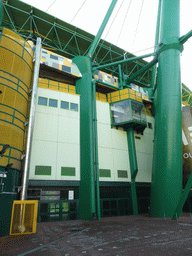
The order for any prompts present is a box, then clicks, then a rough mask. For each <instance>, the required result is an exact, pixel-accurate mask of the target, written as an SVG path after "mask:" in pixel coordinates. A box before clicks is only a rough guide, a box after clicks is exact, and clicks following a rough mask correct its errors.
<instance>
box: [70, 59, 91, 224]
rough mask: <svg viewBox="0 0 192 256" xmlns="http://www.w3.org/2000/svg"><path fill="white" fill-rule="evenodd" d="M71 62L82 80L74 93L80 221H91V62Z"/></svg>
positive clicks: (75, 60)
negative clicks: (76, 98)
mask: <svg viewBox="0 0 192 256" xmlns="http://www.w3.org/2000/svg"><path fill="white" fill-rule="evenodd" d="M73 62H74V63H76V64H77V66H78V68H79V70H80V72H81V74H82V78H81V79H78V80H76V92H77V93H78V94H80V159H81V160H80V162H81V181H80V188H79V189H80V191H79V211H80V218H81V219H84V220H91V219H94V216H95V215H96V200H95V175H94V159H93V156H94V152H93V150H94V144H93V143H94V140H93V101H92V71H91V60H90V59H89V58H88V57H81V56H78V57H75V58H74V59H73Z"/></svg>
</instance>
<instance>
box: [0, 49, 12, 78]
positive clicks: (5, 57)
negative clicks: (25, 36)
mask: <svg viewBox="0 0 192 256" xmlns="http://www.w3.org/2000/svg"><path fill="white" fill-rule="evenodd" d="M0 56H1V63H0V68H1V69H2V70H3V71H5V72H8V73H10V74H11V73H12V68H13V63H14V59H15V55H14V54H13V53H12V52H10V51H8V50H6V49H4V48H0Z"/></svg>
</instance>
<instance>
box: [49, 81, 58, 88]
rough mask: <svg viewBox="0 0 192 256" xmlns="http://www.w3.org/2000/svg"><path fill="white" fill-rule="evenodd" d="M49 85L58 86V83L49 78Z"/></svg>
mask: <svg viewBox="0 0 192 256" xmlns="http://www.w3.org/2000/svg"><path fill="white" fill-rule="evenodd" d="M49 85H55V86H57V87H58V85H59V83H58V82H56V81H53V80H49Z"/></svg>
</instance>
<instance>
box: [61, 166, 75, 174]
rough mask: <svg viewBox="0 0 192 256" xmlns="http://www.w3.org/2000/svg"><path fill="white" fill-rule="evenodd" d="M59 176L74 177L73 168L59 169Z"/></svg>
mask: <svg viewBox="0 0 192 256" xmlns="http://www.w3.org/2000/svg"><path fill="white" fill-rule="evenodd" d="M61 176H75V168H74V167H61Z"/></svg>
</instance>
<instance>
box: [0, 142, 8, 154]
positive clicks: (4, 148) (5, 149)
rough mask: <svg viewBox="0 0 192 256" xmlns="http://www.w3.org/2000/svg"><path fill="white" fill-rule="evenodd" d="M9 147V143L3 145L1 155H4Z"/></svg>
mask: <svg viewBox="0 0 192 256" xmlns="http://www.w3.org/2000/svg"><path fill="white" fill-rule="evenodd" d="M8 148H10V145H8V144H5V145H3V148H2V149H1V151H0V155H1V157H3V155H4V154H5V152H6V151H7V149H8Z"/></svg>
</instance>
